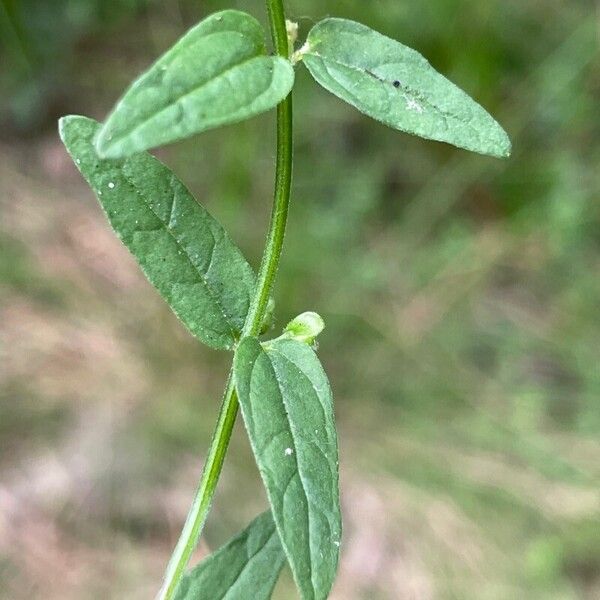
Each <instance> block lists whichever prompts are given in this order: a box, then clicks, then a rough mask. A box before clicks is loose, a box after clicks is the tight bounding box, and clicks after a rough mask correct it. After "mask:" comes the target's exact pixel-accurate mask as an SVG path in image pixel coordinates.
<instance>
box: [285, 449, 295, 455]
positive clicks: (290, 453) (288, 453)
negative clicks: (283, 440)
mask: <svg viewBox="0 0 600 600" xmlns="http://www.w3.org/2000/svg"><path fill="white" fill-rule="evenodd" d="M292 454H294V451H293V450H292V449H291V448H286V449H285V455H286V456H291V455H292Z"/></svg>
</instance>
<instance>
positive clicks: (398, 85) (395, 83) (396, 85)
mask: <svg viewBox="0 0 600 600" xmlns="http://www.w3.org/2000/svg"><path fill="white" fill-rule="evenodd" d="M400 85H402V84H401V83H400V82H399V81H398V80H397V79H396V81H394V87H395V88H399V87H400Z"/></svg>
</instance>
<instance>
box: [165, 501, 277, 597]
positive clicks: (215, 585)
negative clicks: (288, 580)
mask: <svg viewBox="0 0 600 600" xmlns="http://www.w3.org/2000/svg"><path fill="white" fill-rule="evenodd" d="M284 562H285V555H284V553H283V549H282V548H281V543H280V541H279V536H278V535H277V530H276V529H275V523H273V517H272V516H271V511H267V512H265V513H263V514H262V515H260V516H258V517H256V519H254V521H252V523H250V525H248V527H247V528H246V529H245V530H244V531H242V533H240V534H239V535H238V536H236V537H235V538H233V539H232V540H231V541H229V542H228V543H227V544H226V545H225V546H223V547H222V548H220V549H219V550H217V551H216V552H215V553H214V554H211V555H210V556H209V557H208V558H206V559H205V560H203V561H202V562H201V563H200V564H199V565H198V566H196V567H194V568H193V569H192V570H191V571H190V572H189V573H186V574H185V575H184V576H183V579H182V580H181V583H180V584H179V586H178V587H177V591H176V593H175V600H215V599H216V598H222V599H225V598H226V599H227V600H248V598H253V599H254V600H268V599H269V598H270V597H271V594H272V592H273V588H274V587H275V584H276V583H277V578H278V577H279V573H280V571H281V568H282V567H283V564H284Z"/></svg>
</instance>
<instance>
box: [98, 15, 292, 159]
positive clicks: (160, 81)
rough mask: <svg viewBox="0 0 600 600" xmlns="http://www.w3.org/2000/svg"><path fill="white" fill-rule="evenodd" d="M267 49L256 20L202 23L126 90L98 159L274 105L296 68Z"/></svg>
mask: <svg viewBox="0 0 600 600" xmlns="http://www.w3.org/2000/svg"><path fill="white" fill-rule="evenodd" d="M266 52H267V50H266V47H265V41H264V31H263V28H262V27H261V25H260V23H259V22H258V21H257V20H256V19H254V17H251V16H250V15H248V14H246V13H243V12H239V11H237V10H226V11H223V12H218V13H215V14H213V15H211V16H210V17H208V18H206V19H205V20H204V21H202V22H201V23H199V24H198V25H196V26H195V27H194V28H192V29H191V30H190V31H189V32H188V33H187V34H186V35H184V36H183V37H182V38H181V39H180V40H179V41H178V42H177V43H176V44H175V45H174V46H173V47H172V48H171V49H170V50H168V51H167V52H166V53H165V54H164V55H163V56H162V57H161V58H160V59H159V60H158V61H157V62H156V63H155V64H154V65H153V66H152V67H150V69H149V70H148V71H147V72H146V73H144V74H143V75H142V76H141V77H140V78H139V79H138V80H137V81H135V82H134V83H133V84H132V85H131V87H130V88H129V89H128V90H127V91H126V92H125V95H124V96H123V98H122V99H121V100H120V101H119V103H118V104H117V105H116V107H115V109H114V110H113V112H112V113H111V114H110V116H109V117H108V119H107V121H106V123H105V124H104V126H103V127H102V129H101V130H100V133H99V135H98V138H97V140H96V148H97V150H98V152H99V154H100V155H101V156H103V157H106V158H119V157H122V156H127V155H130V154H133V153H135V152H139V151H141V150H147V149H148V148H153V147H155V146H160V145H162V144H167V143H169V142H173V141H175V140H180V139H182V138H186V137H189V136H191V135H194V134H196V133H199V132H201V131H206V130H207V129H212V128H214V127H218V126H220V125H225V124H228V123H236V122H238V121H243V120H244V119H248V118H249V117H252V116H254V115H257V114H259V113H262V112H264V111H266V110H269V109H271V108H273V107H274V106H276V105H277V104H279V102H281V101H282V100H283V99H284V98H285V97H286V96H287V95H288V93H289V92H290V90H291V89H292V86H293V84H294V69H293V68H292V66H291V64H290V62H289V61H287V60H285V59H283V58H281V57H277V56H267V54H266Z"/></svg>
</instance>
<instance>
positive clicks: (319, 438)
mask: <svg viewBox="0 0 600 600" xmlns="http://www.w3.org/2000/svg"><path fill="white" fill-rule="evenodd" d="M234 376H235V384H236V389H237V393H238V397H239V401H240V405H241V408H242V414H243V416H244V422H245V424H246V429H247V430H248V435H249V438H250V443H251V445H252V449H253V451H254V455H255V457H256V462H257V464H258V468H259V470H260V473H261V476H262V478H263V481H264V484H265V487H266V490H267V495H268V497H269V501H270V504H271V508H272V510H273V518H274V519H275V523H276V525H277V529H278V531H279V536H280V538H281V542H282V545H283V548H284V550H285V553H286V556H287V559H288V562H289V564H290V566H291V569H292V573H293V574H294V579H295V580H296V584H297V585H298V588H299V589H300V592H301V594H302V597H303V598H304V599H305V600H320V599H323V598H326V597H327V595H328V594H329V591H330V589H331V586H332V584H333V580H334V578H335V573H336V570H337V563H338V554H339V546H340V537H341V518H340V505H339V491H338V450H337V436H336V431H335V422H334V416H333V401H332V395H331V389H330V387H329V383H328V381H327V377H326V375H325V373H324V371H323V368H322V366H321V363H320V362H319V359H318V358H317V355H316V354H315V353H314V352H313V350H312V349H311V348H310V347H309V346H308V345H306V344H304V343H302V342H298V341H296V340H291V339H278V340H275V341H273V342H269V343H267V344H265V346H264V347H263V346H262V345H261V344H260V342H258V340H256V339H255V338H245V339H243V340H242V342H241V343H240V345H239V347H238V349H237V351H236V354H235V359H234Z"/></svg>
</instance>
